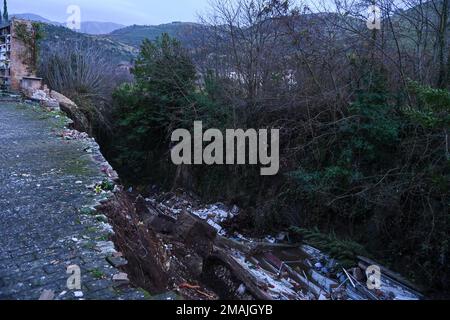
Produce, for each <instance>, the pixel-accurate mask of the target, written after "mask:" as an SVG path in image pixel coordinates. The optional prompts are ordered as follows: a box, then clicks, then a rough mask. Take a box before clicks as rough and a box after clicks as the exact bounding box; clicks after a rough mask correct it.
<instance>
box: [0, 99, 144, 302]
mask: <svg viewBox="0 0 450 320" xmlns="http://www.w3.org/2000/svg"><path fill="white" fill-rule="evenodd" d="M62 119H63V117H59V116H58V115H56V114H55V113H48V112H43V111H40V110H38V108H33V107H32V106H29V105H28V106H27V105H22V104H18V103H10V102H1V101H0V299H20V300H22V299H27V300H28V299H33V300H34V299H39V298H40V297H41V295H42V293H43V292H44V290H50V292H51V293H54V299H61V300H67V299H142V298H144V294H143V293H141V292H140V291H139V290H136V289H132V288H130V287H128V286H125V287H123V286H121V287H119V286H117V285H118V282H117V281H113V280H112V278H113V276H114V275H117V274H119V273H120V271H119V270H118V269H116V268H115V267H113V266H112V265H114V266H118V265H120V259H121V258H120V254H117V253H114V248H113V245H112V243H111V242H108V233H110V232H111V230H108V229H109V225H108V224H106V223H105V222H107V221H106V220H105V219H106V217H104V216H99V215H96V213H95V211H94V210H92V206H94V205H95V204H96V203H98V200H99V199H98V197H99V196H98V195H96V193H95V192H94V191H93V190H92V186H93V185H94V184H95V183H99V182H101V181H103V180H104V179H105V178H106V175H105V174H104V173H103V172H102V169H101V168H100V165H99V164H98V163H96V162H95V161H94V160H93V158H95V151H94V152H93V151H92V150H89V146H87V145H86V141H83V140H66V139H63V138H62V137H61V136H59V137H58V135H57V132H58V130H59V131H61V130H62V124H61V121H62ZM93 154H94V156H93ZM89 186H91V188H90V189H89ZM89 208H91V209H89ZM108 255H111V256H112V255H114V258H111V257H108ZM108 261H109V262H108ZM114 261H116V262H114ZM117 261H119V263H117ZM122 263H126V262H123V261H122ZM70 265H77V266H79V267H80V269H81V285H82V287H81V289H80V290H78V289H75V290H69V289H68V288H67V279H68V278H69V277H70V274H67V267H68V266H70ZM51 295H52V294H51Z"/></svg>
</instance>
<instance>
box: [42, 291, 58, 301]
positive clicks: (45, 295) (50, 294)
mask: <svg viewBox="0 0 450 320" xmlns="http://www.w3.org/2000/svg"><path fill="white" fill-rule="evenodd" d="M53 299H55V292H54V291H53V290H44V291H43V292H42V294H41V296H40V297H39V300H46V301H49V300H53Z"/></svg>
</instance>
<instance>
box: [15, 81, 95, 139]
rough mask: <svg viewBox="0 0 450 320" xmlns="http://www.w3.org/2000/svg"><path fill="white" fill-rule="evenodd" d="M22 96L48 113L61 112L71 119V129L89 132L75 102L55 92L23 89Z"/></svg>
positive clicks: (87, 125) (86, 121)
mask: <svg viewBox="0 0 450 320" xmlns="http://www.w3.org/2000/svg"><path fill="white" fill-rule="evenodd" d="M22 90H23V94H24V96H25V97H26V98H27V99H29V100H31V101H32V102H38V103H39V104H40V105H41V106H42V107H43V108H45V109H47V110H49V111H60V110H61V111H63V112H65V113H66V114H67V116H68V117H69V118H70V119H72V121H73V127H74V128H75V129H77V130H79V131H82V132H87V133H90V132H91V127H90V124H89V120H88V119H87V117H86V115H85V114H84V113H83V112H82V111H81V110H80V108H79V107H78V106H77V104H76V103H75V102H73V101H72V100H70V99H69V98H67V97H66V96H64V95H62V94H61V93H59V92H57V91H55V90H49V89H48V88H47V86H44V88H43V89H33V88H23V89H22Z"/></svg>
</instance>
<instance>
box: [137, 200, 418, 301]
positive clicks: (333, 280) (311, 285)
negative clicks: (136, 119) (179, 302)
mask: <svg viewBox="0 0 450 320" xmlns="http://www.w3.org/2000/svg"><path fill="white" fill-rule="evenodd" d="M159 196H160V195H159ZM167 196H169V199H168V200H167ZM164 197H166V200H163V201H161V199H159V198H156V197H155V198H153V197H152V198H147V199H146V201H147V202H148V203H150V204H152V206H154V207H157V208H158V209H159V210H161V211H162V212H164V214H166V215H169V216H171V217H173V218H177V216H178V215H180V214H181V213H182V212H187V213H190V214H192V215H194V216H196V217H198V218H200V219H202V220H204V221H206V222H207V223H208V224H209V225H211V226H212V227H213V228H215V229H216V230H217V233H218V234H219V235H220V236H222V237H225V238H227V239H230V240H233V241H236V242H239V243H243V244H255V243H267V244H275V245H276V244H279V243H283V241H284V240H285V239H286V234H285V233H280V234H279V235H275V236H273V235H267V236H266V237H265V238H264V239H251V238H247V237H245V236H243V235H242V234H239V233H236V232H235V233H233V234H232V235H231V234H228V233H227V232H226V230H225V229H224V228H223V223H224V222H226V221H227V220H230V219H233V218H235V217H236V216H237V215H239V212H240V209H239V208H238V207H236V206H233V207H228V206H226V205H224V204H222V203H217V204H212V205H206V206H205V205H201V204H199V203H198V202H197V201H196V200H193V199H191V197H190V196H186V194H184V195H183V196H176V195H173V194H172V195H169V194H166V195H163V198H164ZM295 250H297V251H298V253H299V257H302V261H301V265H302V267H301V268H300V267H298V266H297V267H296V268H290V266H289V264H290V263H289V262H288V261H281V260H279V261H278V262H277V261H275V263H273V262H272V263H271V266H269V268H267V264H268V263H267V262H268V261H267V259H266V258H265V257H264V255H262V257H258V259H248V257H247V256H246V255H245V254H244V253H242V252H240V251H238V250H236V249H233V250H232V257H233V259H234V260H235V261H236V262H237V263H239V264H240V265H241V266H242V267H243V268H245V269H246V270H247V272H248V273H249V274H251V275H252V277H254V278H255V279H256V282H257V283H258V286H259V287H263V288H265V290H266V293H267V294H268V295H269V296H270V297H272V298H273V299H274V300H312V299H319V300H332V299H334V300H338V299H346V300H369V299H372V300H418V299H421V298H422V296H421V294H420V293H418V292H416V291H415V290H413V289H410V288H409V287H407V286H405V285H403V284H400V283H399V282H397V281H395V280H393V279H391V278H389V277H387V276H384V275H383V276H382V278H381V283H382V286H381V288H380V289H379V290H375V291H372V290H369V289H368V288H367V284H366V279H364V280H361V281H358V280H356V279H354V278H352V279H351V280H350V279H349V278H348V276H346V275H345V273H344V272H342V269H341V268H339V266H338V265H337V262H336V261H335V260H334V259H332V258H331V257H329V256H328V255H326V254H324V253H322V252H321V251H320V250H318V249H316V248H313V247H311V246H308V245H301V246H299V247H297V248H296V249H295ZM269 260H270V259H269ZM275 260H278V258H277V257H275ZM264 264H265V265H266V267H263V266H262V265H264ZM269 264H270V263H269ZM278 269H279V270H278ZM288 269H289V272H287V270H288ZM336 270H340V271H336ZM349 277H352V276H351V275H350V276H349ZM294 278H295V279H294Z"/></svg>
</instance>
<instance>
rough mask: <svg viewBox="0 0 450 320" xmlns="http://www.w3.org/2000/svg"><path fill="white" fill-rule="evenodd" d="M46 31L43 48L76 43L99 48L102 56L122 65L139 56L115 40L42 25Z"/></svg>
mask: <svg viewBox="0 0 450 320" xmlns="http://www.w3.org/2000/svg"><path fill="white" fill-rule="evenodd" d="M42 25H43V31H44V35H45V36H44V40H43V41H42V44H41V47H42V49H44V48H45V47H46V46H49V47H53V46H57V45H60V44H61V43H65V44H67V45H69V44H70V45H71V46H74V44H75V43H82V44H83V45H84V46H92V47H95V48H97V49H98V50H99V51H100V52H101V54H102V56H105V57H108V59H110V60H111V62H112V63H120V62H121V61H131V60H133V59H134V57H135V56H136V54H137V50H136V49H135V48H134V47H132V46H129V45H127V44H124V43H122V42H119V41H115V40H113V39H108V38H105V37H101V36H95V35H87V34H84V33H79V32H74V31H72V30H70V29H67V28H65V27H61V26H55V25H51V24H45V23H44V24H42Z"/></svg>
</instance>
